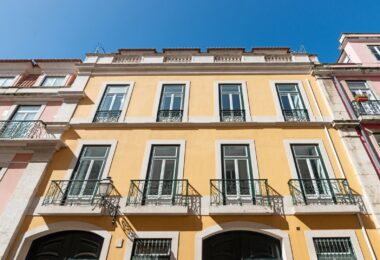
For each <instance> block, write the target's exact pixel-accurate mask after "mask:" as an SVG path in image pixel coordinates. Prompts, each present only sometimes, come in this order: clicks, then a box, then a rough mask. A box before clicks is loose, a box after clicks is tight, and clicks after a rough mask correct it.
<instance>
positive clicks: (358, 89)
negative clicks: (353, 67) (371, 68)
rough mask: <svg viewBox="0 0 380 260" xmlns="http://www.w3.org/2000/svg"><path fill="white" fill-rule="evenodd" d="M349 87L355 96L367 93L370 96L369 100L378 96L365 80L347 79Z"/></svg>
mask: <svg viewBox="0 0 380 260" xmlns="http://www.w3.org/2000/svg"><path fill="white" fill-rule="evenodd" d="M346 82H347V85H348V88H349V89H350V91H351V93H352V95H353V96H354V97H356V96H361V95H365V96H367V97H368V100H376V96H375V95H374V93H373V92H372V90H371V89H370V88H369V86H368V84H367V82H366V81H364V80H349V81H346Z"/></svg>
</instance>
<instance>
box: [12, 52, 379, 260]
mask: <svg viewBox="0 0 380 260" xmlns="http://www.w3.org/2000/svg"><path fill="white" fill-rule="evenodd" d="M317 63H318V60H317V58H316V57H315V56H314V55H309V54H305V53H292V52H290V50H289V49H287V48H254V49H252V50H251V51H249V52H247V51H245V50H244V49H238V48H233V49H208V50H207V52H201V51H200V50H199V49H164V50H163V52H162V53H158V52H156V50H154V49H120V50H119V51H118V52H117V53H110V54H88V55H87V57H86V60H85V61H84V62H83V63H82V64H78V65H77V68H78V73H79V74H78V75H79V77H83V78H85V79H86V80H85V81H86V86H85V88H84V95H85V97H84V98H82V99H81V100H80V101H79V103H78V106H77V108H76V110H75V112H74V114H73V116H72V118H71V121H70V128H69V129H68V130H67V131H65V133H64V134H63V136H62V140H63V143H64V144H65V147H64V148H62V149H60V150H59V151H57V152H56V153H55V154H54V156H53V158H52V159H51V162H50V163H49V165H48V167H47V170H46V172H45V175H44V178H43V180H42V182H41V185H40V186H39V188H38V190H37V191H36V196H35V197H34V203H33V206H31V207H30V210H29V211H28V213H27V216H26V217H25V219H24V220H23V221H22V223H20V229H19V231H18V232H17V235H16V238H15V240H14V243H12V244H11V245H10V246H9V249H8V252H9V254H8V255H7V258H9V259H38V257H42V256H48V255H49V254H51V255H56V256H59V257H60V258H65V257H66V258H70V257H71V258H75V257H79V256H81V257H85V258H90V259H128V260H129V259H180V260H182V259H183V260H186V259H204V260H209V259H287V260H289V259H331V258H334V257H336V258H339V257H345V258H346V259H374V258H375V257H379V256H380V248H379V247H378V246H376V245H379V244H380V237H379V233H378V230H377V229H376V218H375V217H374V216H373V214H372V212H371V209H372V208H371V207H370V203H369V202H368V201H367V200H366V199H363V196H362V195H363V194H364V192H363V190H362V184H361V182H360V179H359V178H357V176H356V171H355V170H354V167H353V165H352V164H353V163H352V160H351V159H350V157H349V155H350V154H349V152H348V149H347V147H346V146H345V144H344V142H343V141H342V140H341V136H340V135H339V132H338V130H337V129H335V128H334V127H333V124H332V123H333V118H334V115H333V113H332V112H331V109H330V108H329V104H328V101H327V99H326V97H325V93H324V92H323V90H321V87H320V86H319V84H318V82H317V81H316V80H315V77H314V76H313V75H312V71H313V67H314V65H315V64H317ZM368 208H370V209H368ZM57 241H59V243H57Z"/></svg>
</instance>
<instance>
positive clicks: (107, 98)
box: [100, 95, 112, 111]
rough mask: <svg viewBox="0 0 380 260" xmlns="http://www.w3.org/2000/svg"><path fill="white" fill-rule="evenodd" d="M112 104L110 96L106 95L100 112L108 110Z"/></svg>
mask: <svg viewBox="0 0 380 260" xmlns="http://www.w3.org/2000/svg"><path fill="white" fill-rule="evenodd" d="M111 104H112V96H111V95H106V96H104V98H103V101H102V104H101V105H100V110H106V111H107V110H110V108H111Z"/></svg>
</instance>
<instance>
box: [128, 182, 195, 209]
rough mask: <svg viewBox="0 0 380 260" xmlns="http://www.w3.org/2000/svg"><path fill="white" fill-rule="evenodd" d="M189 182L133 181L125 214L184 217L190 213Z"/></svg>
mask: <svg viewBox="0 0 380 260" xmlns="http://www.w3.org/2000/svg"><path fill="white" fill-rule="evenodd" d="M188 206H189V183H188V180H184V179H175V180H131V186H130V188H129V193H128V197H127V204H126V209H125V212H124V213H125V214H128V215H144V214H145V215H160V214H169V215H183V214H187V213H188Z"/></svg>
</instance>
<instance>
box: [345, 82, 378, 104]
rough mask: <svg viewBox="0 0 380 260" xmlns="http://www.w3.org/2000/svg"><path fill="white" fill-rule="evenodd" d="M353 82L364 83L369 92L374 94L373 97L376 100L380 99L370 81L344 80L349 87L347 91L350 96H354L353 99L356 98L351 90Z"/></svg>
mask: <svg viewBox="0 0 380 260" xmlns="http://www.w3.org/2000/svg"><path fill="white" fill-rule="evenodd" d="M350 81H351V82H352V81H360V82H364V84H365V85H366V87H367V88H368V89H369V91H371V92H372V95H373V96H374V97H375V98H376V100H379V97H378V95H377V93H376V90H375V89H374V88H373V87H372V85H371V83H370V81H369V80H360V79H359V80H358V79H344V82H345V84H346V86H347V89H348V91H349V94H350V95H351V96H352V98H355V96H354V94H353V93H352V91H351V89H350V86H349V84H348V83H349V82H350Z"/></svg>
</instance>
